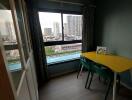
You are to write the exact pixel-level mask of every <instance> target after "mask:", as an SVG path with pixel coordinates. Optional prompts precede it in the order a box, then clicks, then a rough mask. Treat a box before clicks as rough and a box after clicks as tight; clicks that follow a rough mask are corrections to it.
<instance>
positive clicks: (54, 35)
mask: <svg viewBox="0 0 132 100" xmlns="http://www.w3.org/2000/svg"><path fill="white" fill-rule="evenodd" d="M39 20H40V25H41V30H42V35H43V40H44V41H45V42H46V41H60V40H62V25H61V14H60V13H49V12H39Z"/></svg>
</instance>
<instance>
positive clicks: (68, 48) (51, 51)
mask: <svg viewBox="0 0 132 100" xmlns="http://www.w3.org/2000/svg"><path fill="white" fill-rule="evenodd" d="M81 47H82V44H81V43H74V44H65V45H55V46H46V47H45V52H46V56H47V62H48V63H53V62H57V61H62V60H68V59H74V58H77V57H80V52H81Z"/></svg>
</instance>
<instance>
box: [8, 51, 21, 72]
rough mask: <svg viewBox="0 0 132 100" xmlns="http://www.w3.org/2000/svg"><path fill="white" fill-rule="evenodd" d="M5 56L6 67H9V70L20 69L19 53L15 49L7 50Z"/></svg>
mask: <svg viewBox="0 0 132 100" xmlns="http://www.w3.org/2000/svg"><path fill="white" fill-rule="evenodd" d="M6 58H7V61H8V67H9V69H10V71H17V70H21V62H20V54H19V51H18V50H17V49H15V50H7V51H6Z"/></svg>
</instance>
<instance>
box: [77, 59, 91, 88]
mask: <svg viewBox="0 0 132 100" xmlns="http://www.w3.org/2000/svg"><path fill="white" fill-rule="evenodd" d="M83 68H86V69H87V70H88V75H87V80H86V84H85V88H86V86H87V83H88V80H89V76H90V73H91V72H92V73H93V70H92V67H91V61H88V60H86V59H85V58H83V57H81V58H80V68H79V71H78V74H77V78H78V76H79V75H80V74H81V73H82V70H83Z"/></svg>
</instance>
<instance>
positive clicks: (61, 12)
mask: <svg viewBox="0 0 132 100" xmlns="http://www.w3.org/2000/svg"><path fill="white" fill-rule="evenodd" d="M39 12H49V13H60V14H61V26H62V40H61V41H46V42H44V40H43V44H44V45H45V46H53V45H63V44H74V43H82V39H81V40H71V41H65V40H64V26H63V24H64V23H63V14H74V15H81V16H82V21H83V14H82V13H79V12H75V11H59V10H58V11H57V10H56V11H53V10H39ZM39 24H40V22H39ZM40 26H41V24H40ZM41 33H42V31H41Z"/></svg>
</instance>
